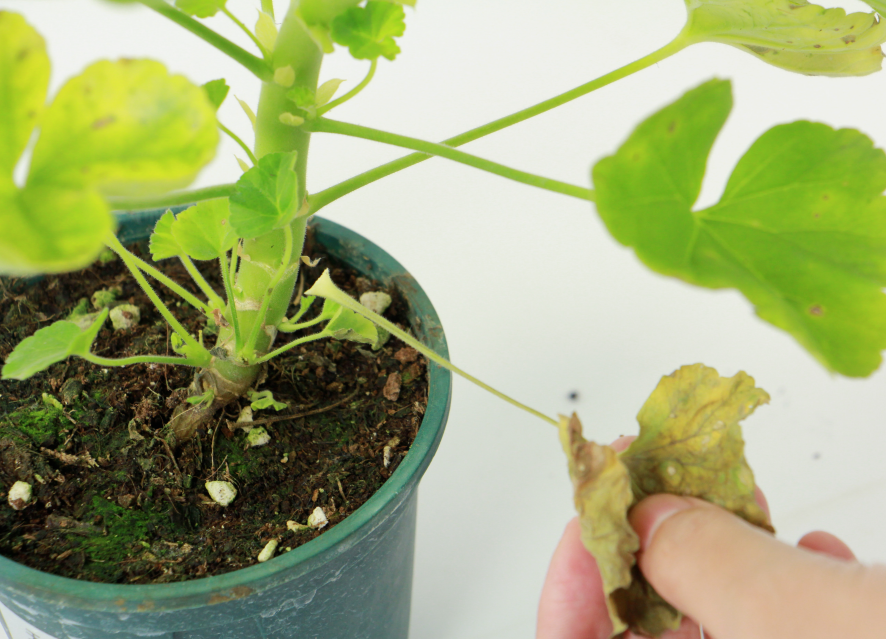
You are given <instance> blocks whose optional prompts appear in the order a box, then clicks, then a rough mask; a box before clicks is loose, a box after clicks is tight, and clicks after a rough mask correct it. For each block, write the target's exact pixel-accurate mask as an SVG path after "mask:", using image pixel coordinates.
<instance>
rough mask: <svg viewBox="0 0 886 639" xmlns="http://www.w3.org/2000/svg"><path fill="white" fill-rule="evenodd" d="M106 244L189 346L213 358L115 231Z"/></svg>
mask: <svg viewBox="0 0 886 639" xmlns="http://www.w3.org/2000/svg"><path fill="white" fill-rule="evenodd" d="M105 244H106V245H107V246H108V248H110V249H111V250H112V251H114V252H115V253H116V254H117V255H119V256H120V259H121V260H123V263H124V264H126V266H127V267H128V268H129V270H130V272H131V273H132V276H133V277H134V278H135V280H136V281H137V282H138V284H139V286H141V287H142V290H143V291H144V292H145V294H146V295H147V296H148V297H149V298H150V300H151V301H152V302H153V303H154V306H155V307H157V310H158V311H159V312H160V314H161V315H162V316H163V318H164V319H165V320H166V321H167V322H168V323H169V326H171V327H172V330H174V331H175V332H176V333H178V335H179V337H181V338H182V341H184V342H185V344H187V345H188V346H190V347H191V348H194V349H198V352H200V353H205V355H206V361H207V362H208V361H209V359H210V358H211V355H210V354H209V351H207V350H206V349H205V348H203V346H202V345H201V344H200V343H199V342H198V341H197V340H196V339H194V337H193V336H192V335H191V334H190V333H188V331H187V329H185V327H184V326H182V325H181V323H180V322H179V321H178V320H177V319H175V316H174V315H173V314H172V313H171V312H170V310H169V309H168V308H167V307H166V304H164V303H163V300H161V299H160V297H159V296H158V295H157V293H156V292H155V291H154V289H153V288H151V285H150V283H149V282H148V280H146V279H145V276H144V275H142V273H141V271H140V270H139V268H138V264H137V263H136V262H135V260H133V259H132V255H131V253H129V251H127V250H126V248H125V247H124V246H123V245H122V244H121V243H120V240H118V239H117V236H116V235H114V234H113V233H108V236H107V238H105Z"/></svg>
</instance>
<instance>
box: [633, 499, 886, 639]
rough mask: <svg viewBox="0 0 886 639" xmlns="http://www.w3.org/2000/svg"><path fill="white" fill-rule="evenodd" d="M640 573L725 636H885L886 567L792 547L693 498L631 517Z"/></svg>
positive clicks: (648, 503)
mask: <svg viewBox="0 0 886 639" xmlns="http://www.w3.org/2000/svg"><path fill="white" fill-rule="evenodd" d="M631 524H632V525H633V526H634V528H635V529H636V531H637V533H638V535H639V536H640V543H641V548H640V553H639V555H638V562H639V566H640V569H641V570H642V572H643V575H644V576H645V577H646V579H647V580H648V581H649V582H650V583H651V584H652V586H653V587H654V588H655V589H656V590H657V591H658V592H659V594H661V596H662V597H664V598H665V599H666V600H667V601H668V602H669V603H670V604H671V605H673V606H674V607H676V608H677V609H678V610H680V611H682V612H684V613H685V614H687V615H688V616H690V617H691V618H692V619H694V620H695V621H697V622H698V623H699V624H701V625H703V626H704V628H705V630H708V631H710V633H711V634H712V635H714V636H716V637H720V638H721V639H784V638H785V637H803V638H804V639H819V638H820V639H833V638H834V637H853V638H855V639H858V638H867V637H871V638H873V637H875V636H882V634H881V633H882V629H883V627H884V626H886V606H883V601H886V569H883V568H882V567H874V568H870V567H865V566H863V565H861V564H858V563H855V562H848V561H841V560H838V559H833V558H831V557H827V556H824V555H821V554H817V553H814V552H811V551H808V550H804V549H800V548H794V547H791V546H788V545H786V544H783V543H782V542H780V541H778V540H776V539H775V538H774V537H772V536H771V535H769V534H768V533H766V532H764V531H763V530H761V529H759V528H756V527H754V526H752V525H750V524H748V523H747V522H745V521H744V520H742V519H739V518H738V517H736V516H734V515H732V514H731V513H729V512H727V511H726V510H723V509H722V508H719V507H717V506H714V505H713V504H709V503H707V502H704V501H701V500H697V499H693V498H690V497H677V496H675V495H655V496H653V497H650V498H648V499H645V500H643V501H642V502H640V503H639V504H637V506H636V507H635V508H634V509H633V510H632V511H631Z"/></svg>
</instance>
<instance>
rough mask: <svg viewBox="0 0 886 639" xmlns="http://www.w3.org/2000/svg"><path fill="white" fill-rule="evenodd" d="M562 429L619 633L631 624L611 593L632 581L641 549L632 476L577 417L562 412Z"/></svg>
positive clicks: (585, 529) (586, 539) (588, 543)
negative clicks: (588, 436)
mask: <svg viewBox="0 0 886 639" xmlns="http://www.w3.org/2000/svg"><path fill="white" fill-rule="evenodd" d="M559 428H560V443H561V444H562V445H563V451H564V452H565V453H566V459H567V460H568V462H569V477H570V478H571V479H572V486H573V489H574V498H575V508H576V510H577V511H578V514H579V521H580V523H581V540H582V543H583V544H584V547H585V548H587V550H588V552H590V553H591V554H592V555H593V556H594V559H595V560H596V561H597V566H598V568H599V569H600V577H601V578H602V581H603V592H604V594H605V595H606V606H607V608H608V610H609V618H610V619H611V620H612V626H613V630H612V636H614V635H617V634H619V633H620V632H622V631H624V630H625V629H626V628H627V624H626V623H625V622H624V621H623V620H622V619H621V617H619V615H618V610H617V608H616V605H615V601H614V599H613V598H612V593H614V592H615V591H617V590H619V589H622V588H627V587H628V586H629V585H630V583H631V567H632V566H633V565H634V563H635V560H634V553H636V552H637V551H638V550H639V549H640V539H639V538H638V537H637V534H636V533H635V532H634V529H633V528H631V525H630V523H628V508H629V507H630V506H631V504H632V501H633V496H632V493H631V478H630V476H629V474H628V469H627V467H625V465H624V464H622V463H621V461H620V460H619V458H618V454H617V453H616V452H615V449H613V448H611V447H610V446H600V445H599V444H595V443H594V442H589V441H586V440H585V439H584V437H583V436H582V432H581V430H582V429H581V422H580V421H579V420H578V416H577V415H575V414H574V413H573V415H572V417H571V418H567V417H564V416H563V415H561V416H560V426H559Z"/></svg>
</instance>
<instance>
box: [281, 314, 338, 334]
mask: <svg viewBox="0 0 886 639" xmlns="http://www.w3.org/2000/svg"><path fill="white" fill-rule="evenodd" d="M327 319H328V318H326V317H322V316H321V317H315V318H314V319H312V320H308V321H307V322H302V323H301V324H293V323H292V322H288V323H286V324H280V325H279V326H277V329H278V330H280V332H281V333H294V332H296V331H300V330H302V329H303V328H310V327H311V326H316V325H317V324H320V323H321V322H325V321H326V320H327Z"/></svg>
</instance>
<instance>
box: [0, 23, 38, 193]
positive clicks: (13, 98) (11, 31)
mask: <svg viewBox="0 0 886 639" xmlns="http://www.w3.org/2000/svg"><path fill="white" fill-rule="evenodd" d="M48 86H49V56H48V55H47V54H46V43H45V42H44V41H43V38H42V37H41V36H40V34H39V33H37V31H36V30H34V28H33V27H31V26H30V25H29V24H28V23H27V22H25V19H24V18H23V17H22V16H20V15H19V14H17V13H12V12H11V11H0V113H2V114H3V117H2V118H0V175H10V176H11V175H12V171H13V169H14V168H15V165H16V164H17V163H18V159H19V157H20V156H21V154H22V152H23V151H24V150H25V147H26V146H27V144H28V140H29V139H30V138H31V133H32V132H33V131H34V127H35V126H36V124H37V121H38V120H39V118H40V116H41V115H42V113H43V109H44V106H45V103H46V91H47V87H48Z"/></svg>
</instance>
